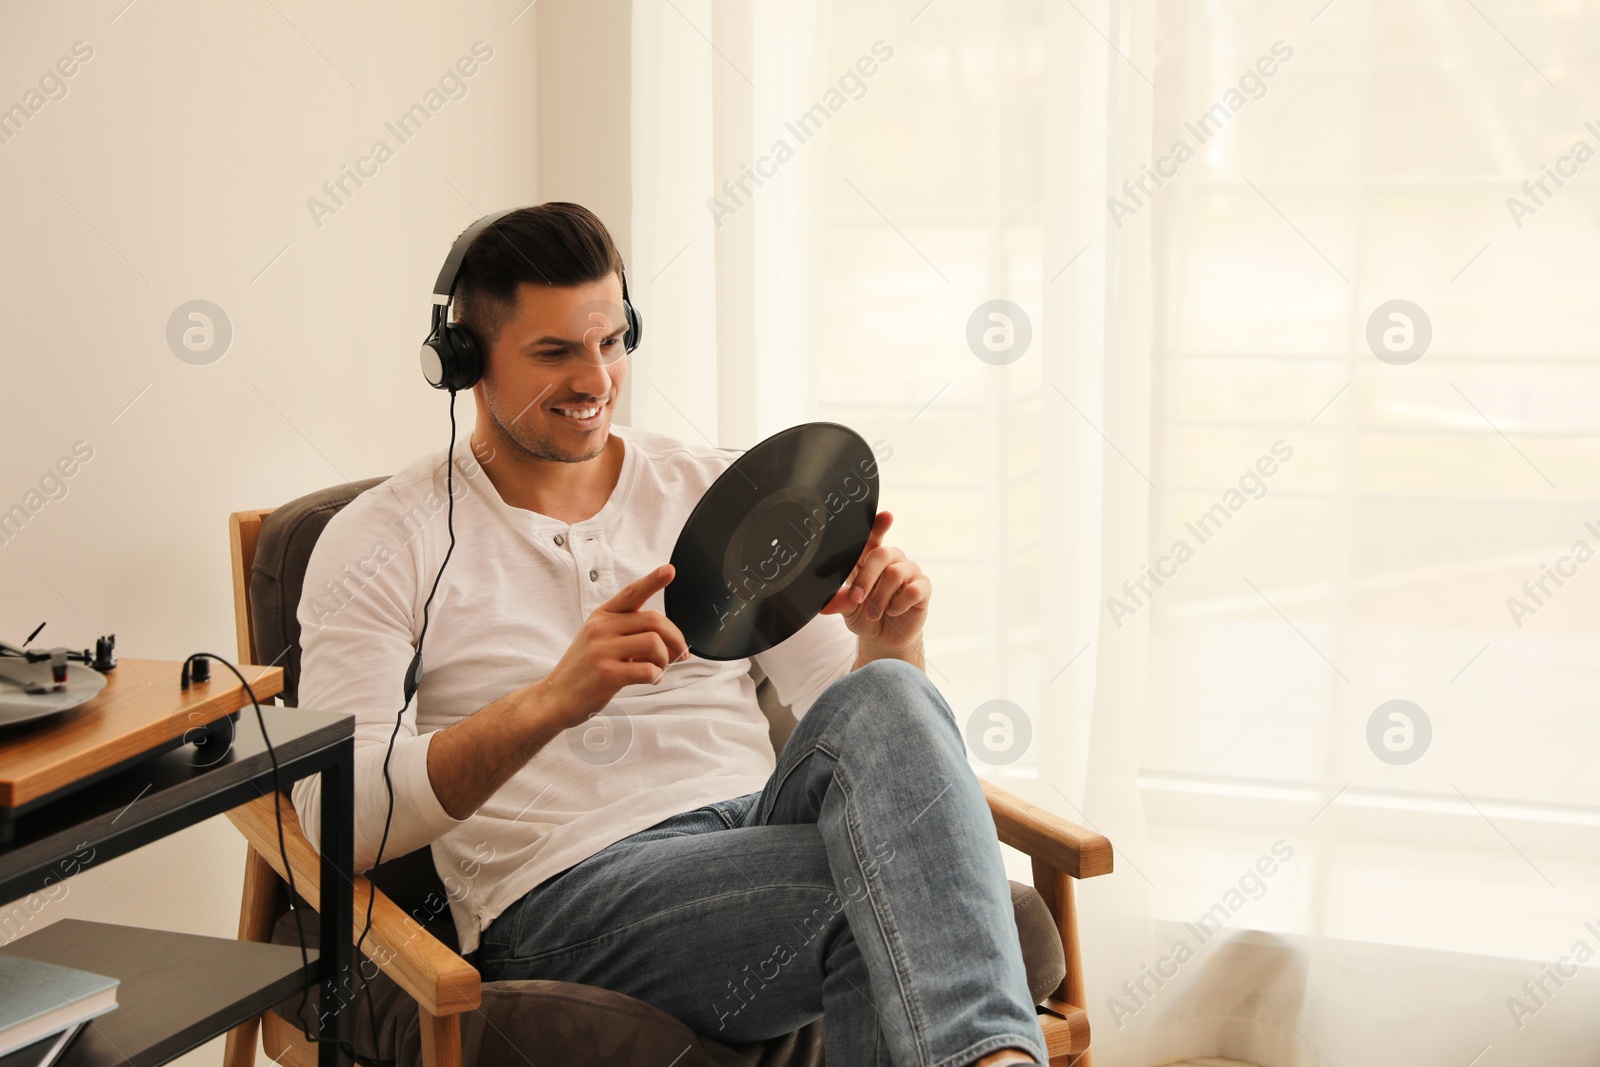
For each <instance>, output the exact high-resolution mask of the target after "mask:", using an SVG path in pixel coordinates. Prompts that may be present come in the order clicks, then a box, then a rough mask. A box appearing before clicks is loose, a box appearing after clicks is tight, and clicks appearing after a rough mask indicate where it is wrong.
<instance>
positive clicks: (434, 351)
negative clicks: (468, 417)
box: [420, 322, 483, 390]
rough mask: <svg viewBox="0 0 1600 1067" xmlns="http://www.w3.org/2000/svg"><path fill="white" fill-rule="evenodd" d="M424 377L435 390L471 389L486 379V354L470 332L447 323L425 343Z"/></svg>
mask: <svg viewBox="0 0 1600 1067" xmlns="http://www.w3.org/2000/svg"><path fill="white" fill-rule="evenodd" d="M420 358H421V363H422V376H423V378H425V379H426V380H427V382H428V384H429V385H431V386H433V387H434V388H435V389H451V390H461V389H471V388H472V387H473V386H474V385H476V384H477V383H478V379H479V378H481V377H483V350H482V349H481V348H479V347H478V339H477V337H475V336H474V335H473V333H472V331H471V330H470V329H468V328H467V327H465V326H462V325H461V324H460V323H456V322H447V323H444V324H443V325H441V326H440V327H439V328H438V329H437V330H435V331H433V333H432V334H430V335H429V337H428V339H427V340H426V341H424V342H422V351H421V353H420Z"/></svg>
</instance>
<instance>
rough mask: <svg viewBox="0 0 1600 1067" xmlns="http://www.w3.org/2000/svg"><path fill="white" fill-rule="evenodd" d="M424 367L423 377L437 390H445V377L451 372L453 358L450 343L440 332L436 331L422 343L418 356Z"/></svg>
mask: <svg viewBox="0 0 1600 1067" xmlns="http://www.w3.org/2000/svg"><path fill="white" fill-rule="evenodd" d="M418 358H419V361H420V363H421V365H422V377H423V378H424V379H425V380H426V381H427V383H428V384H429V385H431V386H433V387H434V388H435V389H444V388H446V386H445V377H446V376H447V375H448V374H449V372H450V365H451V362H452V360H453V357H452V356H451V354H450V348H449V342H447V341H446V340H445V339H444V338H443V337H442V336H440V334H439V331H438V330H435V331H433V332H432V333H431V334H429V335H428V339H427V340H426V341H424V342H422V350H421V352H420V353H419V354H418Z"/></svg>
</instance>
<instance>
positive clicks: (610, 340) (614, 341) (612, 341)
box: [602, 337, 622, 348]
mask: <svg viewBox="0 0 1600 1067" xmlns="http://www.w3.org/2000/svg"><path fill="white" fill-rule="evenodd" d="M602 343H603V344H604V345H605V346H606V347H607V348H611V347H613V346H615V345H619V344H621V343H622V338H620V337H607V338H606V339H605V341H603V342H602Z"/></svg>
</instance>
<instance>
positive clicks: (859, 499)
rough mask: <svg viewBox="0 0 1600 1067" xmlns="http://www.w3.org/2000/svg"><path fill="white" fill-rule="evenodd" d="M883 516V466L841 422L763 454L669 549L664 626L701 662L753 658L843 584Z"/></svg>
mask: <svg viewBox="0 0 1600 1067" xmlns="http://www.w3.org/2000/svg"><path fill="white" fill-rule="evenodd" d="M877 514H878V461H877V458H876V457H875V456H874V455H873V454H872V448H871V447H870V446H869V445H868V444H867V442H866V441H864V440H863V439H862V438H861V435H860V434H858V433H856V432H855V431H854V430H852V429H850V428H849V427H848V426H841V425H839V424H838V423H834V422H808V423H804V424H802V425H800V426H793V427H790V428H789V429H787V430H784V431H782V432H780V433H776V434H773V435H772V436H771V437H769V438H767V439H766V440H765V441H762V442H761V443H760V444H757V445H756V446H754V447H753V448H751V449H750V450H749V451H747V452H745V453H744V455H742V456H740V457H739V458H738V459H737V460H735V461H734V463H733V464H732V465H731V466H730V467H729V468H728V469H727V470H725V471H723V472H722V474H721V475H720V476H719V477H718V478H717V480H716V481H715V482H713V483H712V484H711V488H709V489H707V490H706V492H705V495H704V496H702V497H701V498H700V502H699V503H698V504H696V505H695V508H694V511H693V512H692V513H690V515H689V521H688V522H686V523H684V526H683V532H682V533H680V534H679V535H678V543H677V545H676V546H674V548H673V550H672V565H673V567H674V568H675V569H676V573H675V574H674V575H673V578H672V581H671V583H670V584H668V586H667V587H666V590H665V592H664V594H663V595H664V597H665V600H666V612H667V618H669V619H671V620H672V622H673V623H674V624H675V625H676V626H677V627H678V629H680V630H682V631H683V636H684V638H685V639H686V640H687V641H688V643H689V650H690V651H691V652H693V653H694V654H695V655H697V656H700V657H702V658H703V659H714V660H731V659H741V658H743V657H745V656H753V655H755V654H756V653H757V652H763V651H765V650H767V649H769V648H771V647H772V646H773V645H776V644H778V643H779V642H780V641H784V640H786V639H788V638H790V637H792V636H794V634H795V633H796V632H797V631H798V630H799V629H800V628H801V627H802V626H804V625H805V624H806V623H808V622H810V621H811V620H812V619H813V618H814V617H815V616H816V615H817V613H818V612H820V611H821V610H822V608H823V606H824V605H826V604H827V603H828V600H829V599H830V598H831V597H832V596H833V594H834V593H837V592H838V591H839V588H840V587H841V586H842V585H844V580H845V579H846V578H847V577H849V575H850V571H851V570H852V569H853V568H854V567H855V565H856V561H857V560H858V559H860V558H861V552H862V550H863V549H865V548H866V545H867V538H868V536H869V535H870V534H871V532H872V522H873V519H875V518H876V517H877Z"/></svg>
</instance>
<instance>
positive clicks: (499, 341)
mask: <svg viewBox="0 0 1600 1067" xmlns="http://www.w3.org/2000/svg"><path fill="white" fill-rule="evenodd" d="M627 328H628V324H627V320H626V319H625V318H624V317H623V314H622V283H621V282H620V281H619V280H618V278H617V276H616V275H615V274H608V275H606V276H605V277H604V278H603V279H601V280H600V281H597V282H587V283H585V284H583V285H575V286H571V287H567V288H554V287H551V286H547V285H534V284H532V283H530V282H524V283H522V284H521V285H520V286H518V288H517V303H516V308H515V310H514V311H513V312H512V314H511V317H510V318H509V319H507V320H506V324H505V326H504V327H502V328H501V330H500V336H499V337H498V338H496V340H495V343H494V346H493V348H491V349H490V352H489V357H488V363H487V366H486V367H485V368H484V375H483V382H482V385H483V391H482V393H481V394H480V396H481V400H480V404H481V406H482V407H483V408H484V409H485V410H486V412H487V414H488V415H489V418H490V420H491V422H492V423H493V425H494V426H495V427H496V428H497V429H498V431H499V432H498V434H497V436H499V437H500V438H501V439H502V440H503V441H504V442H505V443H506V444H507V446H508V447H511V448H517V449H520V450H521V451H522V452H523V453H524V454H526V455H528V456H532V457H535V458H538V459H548V460H555V461H557V462H561V463H581V462H582V461H584V460H588V459H594V458H595V457H596V456H598V455H600V453H601V451H602V450H603V449H604V448H605V444H606V439H607V437H608V436H609V434H610V428H611V415H612V412H613V411H614V409H615V406H616V402H617V396H618V393H619V392H620V390H621V388H622V382H623V379H624V377H625V376H626V374H627V366H628V365H627V358H626V355H625V352H624V349H623V345H622V337H623V334H625V333H626V332H627ZM579 415H584V416H587V417H586V418H579V417H577V416H579Z"/></svg>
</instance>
